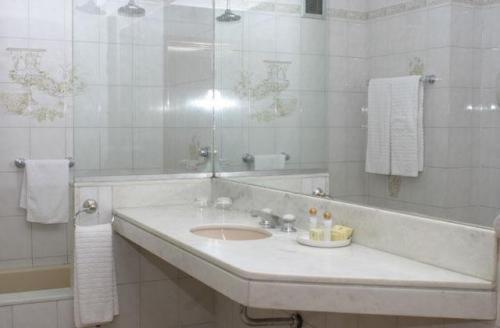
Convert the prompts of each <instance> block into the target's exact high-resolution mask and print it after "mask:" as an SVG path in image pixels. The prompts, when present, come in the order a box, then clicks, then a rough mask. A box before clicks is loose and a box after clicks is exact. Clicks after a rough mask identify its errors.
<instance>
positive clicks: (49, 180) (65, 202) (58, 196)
mask: <svg viewBox="0 0 500 328" xmlns="http://www.w3.org/2000/svg"><path fill="white" fill-rule="evenodd" d="M25 163H26V166H25V168H24V178H23V184H22V187H21V199H20V202H19V205H20V207H22V208H25V209H26V212H27V220H28V221H29V222H35V223H44V224H52V223H67V222H68V217H69V161H68V160H67V159H64V160H26V162H25Z"/></svg>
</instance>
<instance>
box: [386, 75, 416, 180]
mask: <svg viewBox="0 0 500 328" xmlns="http://www.w3.org/2000/svg"><path fill="white" fill-rule="evenodd" d="M420 78H421V77H420V76H416V75H415V76H405V77H399V78H395V79H393V80H392V96H391V99H392V106H391V123H390V124H391V174H392V175H397V176H406V177H417V176H418V173H419V172H420V171H422V170H423V122H422V121H423V85H422V82H421V79H420Z"/></svg>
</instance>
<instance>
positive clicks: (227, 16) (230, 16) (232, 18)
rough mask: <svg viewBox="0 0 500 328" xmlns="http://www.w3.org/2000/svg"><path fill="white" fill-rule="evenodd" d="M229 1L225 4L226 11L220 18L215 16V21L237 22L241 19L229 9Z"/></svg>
mask: <svg viewBox="0 0 500 328" xmlns="http://www.w3.org/2000/svg"><path fill="white" fill-rule="evenodd" d="M230 7H231V6H230V3H229V0H227V2H226V10H225V11H224V13H223V14H222V15H220V16H217V18H216V20H217V21H218V22H221V23H229V22H237V21H239V20H240V19H241V16H240V15H237V14H235V13H234V12H233V11H232V10H231V8H230Z"/></svg>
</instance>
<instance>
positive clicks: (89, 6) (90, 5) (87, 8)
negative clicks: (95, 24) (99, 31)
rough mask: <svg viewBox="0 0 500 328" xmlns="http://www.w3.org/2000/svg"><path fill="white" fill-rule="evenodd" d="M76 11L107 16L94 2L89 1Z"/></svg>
mask: <svg viewBox="0 0 500 328" xmlns="http://www.w3.org/2000/svg"><path fill="white" fill-rule="evenodd" d="M76 10H78V11H81V12H83V13H86V14H90V15H99V16H102V15H106V12H105V11H104V10H102V9H101V7H99V6H98V5H97V4H96V3H95V1H94V0H88V1H87V2H85V3H84V4H83V5H81V6H76Z"/></svg>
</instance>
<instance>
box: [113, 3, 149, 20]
mask: <svg viewBox="0 0 500 328" xmlns="http://www.w3.org/2000/svg"><path fill="white" fill-rule="evenodd" d="M118 15H120V16H126V17H144V16H145V15H146V9H144V8H142V7H140V6H138V5H137V4H136V3H135V0H129V2H128V3H127V4H126V5H125V6H123V7H120V8H118Z"/></svg>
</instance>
